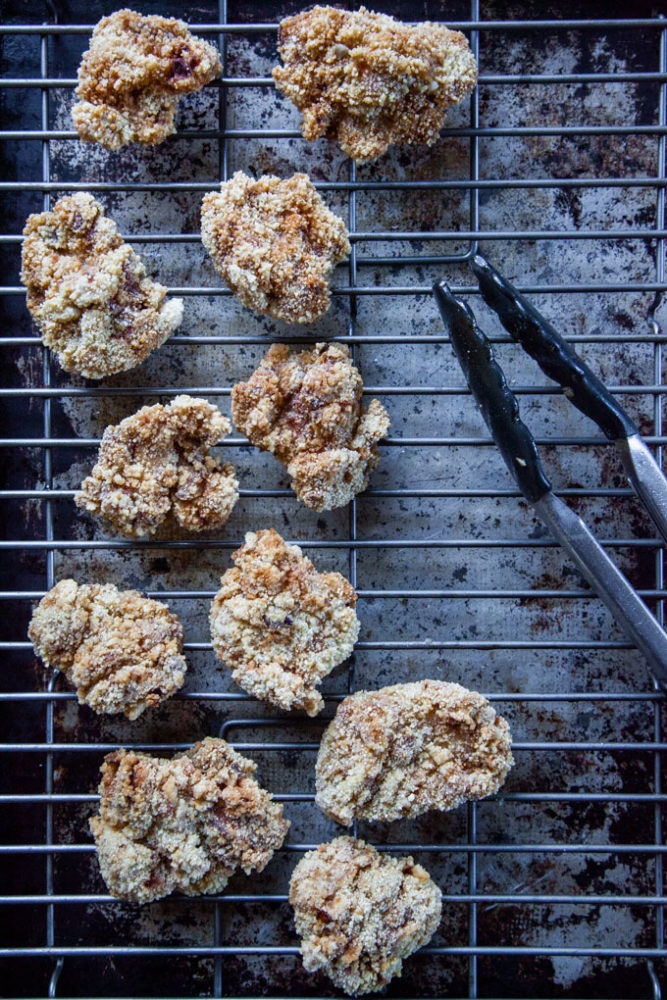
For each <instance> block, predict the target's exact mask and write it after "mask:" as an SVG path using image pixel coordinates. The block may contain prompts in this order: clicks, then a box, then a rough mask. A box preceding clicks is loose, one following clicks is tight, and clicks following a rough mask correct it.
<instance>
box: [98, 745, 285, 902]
mask: <svg viewBox="0 0 667 1000" xmlns="http://www.w3.org/2000/svg"><path fill="white" fill-rule="evenodd" d="M104 761H105V762H104V764H103V765H102V783H101V785H100V796H101V799H100V815H99V816H93V818H92V819H91V820H90V828H91V830H92V832H93V836H94V837H95V843H96V846H97V856H98V859H99V863H100V868H101V870H102V877H103V878H104V881H105V882H106V884H107V887H108V889H109V892H110V893H111V894H112V896H117V897H118V898H119V899H128V900H130V901H131V902H134V903H148V902H150V901H151V900H153V899H161V898H162V897H163V896H168V895H169V894H170V893H171V892H174V891H175V890H177V891H179V892H183V893H185V894H186V895H188V896H196V895H199V894H200V893H211V892H222V890H223V889H224V888H225V886H226V885H227V882H228V881H229V879H230V877H231V876H232V875H233V874H234V872H235V871H237V870H238V869H241V870H242V871H244V872H245V873H246V875H249V874H250V872H253V871H258V872H261V871H262V869H263V868H265V867H266V865H267V864H268V863H269V861H270V860H271V858H272V857H273V853H274V851H276V850H277V849H278V848H279V847H280V846H281V844H282V842H283V840H284V839H285V835H286V834H287V830H288V829H289V823H288V821H287V820H286V819H284V818H283V807H282V805H280V804H279V803H277V802H273V801H272V796H271V795H270V793H269V792H267V791H265V790H264V789H263V788H261V787H260V786H259V785H258V784H257V782H256V780H255V778H254V777H253V773H254V771H255V770H256V764H255V763H254V762H253V761H251V760H248V759H247V757H242V756H241V755H240V754H238V753H236V751H234V750H232V748H231V747H230V746H229V744H228V743H225V741H224V740H220V739H212V738H209V739H205V740H202V742H201V743H195V745H194V747H192V749H191V750H187V751H186V752H185V753H181V754H177V755H176V756H175V757H172V758H171V759H170V760H169V759H166V758H164V757H151V756H150V755H149V754H144V753H134V752H132V751H128V750H116V751H115V752H114V753H110V754H107V756H106V757H105V758H104Z"/></svg>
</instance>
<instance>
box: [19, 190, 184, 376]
mask: <svg viewBox="0 0 667 1000" xmlns="http://www.w3.org/2000/svg"><path fill="white" fill-rule="evenodd" d="M23 235H24V237H25V239H24V240H23V247H22V255H21V261H22V268H21V281H22V282H23V284H24V285H25V286H26V288H27V289H28V298H27V304H28V309H29V310H30V312H31V314H32V317H33V319H34V320H35V322H36V323H37V325H38V326H39V328H40V330H41V332H42V341H43V342H44V344H46V346H47V347H50V348H51V350H53V351H54V352H55V354H56V357H57V358H58V361H59V362H60V364H61V365H62V367H63V368H64V369H65V371H68V372H78V373H79V375H83V376H84V377H85V378H103V377H104V376H105V375H113V374H115V373H116V372H124V371H127V370H128V369H129V368H135V367H136V366H137V365H138V364H141V362H142V361H144V360H145V359H146V358H147V357H148V355H149V354H150V353H151V351H153V350H155V348H156V347H160V346H161V345H162V344H163V343H164V342H165V340H166V339H167V337H169V336H170V335H171V334H172V333H173V332H174V330H175V329H176V327H177V326H179V325H180V322H181V320H182V318H183V299H167V298H166V297H165V296H166V294H167V289H166V288H165V287H164V286H163V285H158V284H157V283H156V282H154V281H151V279H150V278H148V277H147V276H146V269H145V267H144V265H143V263H142V261H141V258H140V257H138V256H137V254H136V253H135V252H134V250H133V249H132V247H131V246H130V245H129V244H128V243H123V240H122V238H121V236H120V234H119V232H118V230H117V229H116V224H115V223H114V222H113V221H112V220H111V219H108V218H107V217H106V216H105V214H104V209H103V207H102V206H101V205H100V204H99V202H97V201H95V199H94V198H93V196H92V195H90V194H86V193H85V192H83V191H79V192H77V193H76V194H73V195H70V196H69V197H66V198H61V199H60V200H59V201H57V202H56V204H55V205H54V207H53V211H52V212H42V213H41V214H40V215H31V216H30V217H29V218H28V221H27V222H26V224H25V228H24V230H23Z"/></svg>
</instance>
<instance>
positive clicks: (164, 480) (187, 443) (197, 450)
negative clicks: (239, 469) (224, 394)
mask: <svg viewBox="0 0 667 1000" xmlns="http://www.w3.org/2000/svg"><path fill="white" fill-rule="evenodd" d="M230 426H231V425H230V423H229V421H228V420H227V418H226V417H223V415H222V414H221V413H220V411H219V410H218V409H217V408H216V407H215V406H213V405H212V404H211V403H207V402H206V400H204V399H193V397H192V396H176V398H175V399H174V401H173V402H172V403H170V404H169V405H168V406H162V404H160V403H157V404H156V405H155V406H144V407H142V409H141V410H139V411H138V412H137V413H134V414H132V416H130V417H126V418H125V420H121V422H120V423H119V424H117V425H116V426H113V427H107V429H106V430H105V432H104V436H103V437H102V443H101V445H100V451H99V455H98V459H97V463H96V465H95V467H94V469H93V471H92V472H91V474H90V475H89V476H88V477H87V478H86V479H84V481H83V483H82V484H81V491H80V492H79V493H77V494H76V496H75V498H74V500H75V503H76V504H77V506H79V507H81V508H83V509H84V510H87V511H90V513H92V514H99V515H100V517H103V518H104V519H105V520H106V521H108V522H109V523H110V524H112V525H113V526H114V528H116V530H117V531H120V532H122V533H123V534H124V535H129V536H131V537H135V538H141V537H142V536H144V535H148V534H151V533H153V532H155V531H156V530H157V529H158V528H160V527H161V526H163V525H164V524H165V523H167V522H169V521H173V522H176V524H178V525H180V526H181V527H182V528H185V529H186V530H187V531H212V530H213V529H216V528H220V527H221V526H222V525H223V524H224V523H225V521H226V520H227V518H228V517H229V515H230V514H231V512H232V509H233V507H234V504H235V503H236V501H237V500H238V498H239V492H238V481H237V479H236V474H235V472H234V467H233V466H232V465H231V464H230V463H229V462H225V463H223V462H221V461H220V460H219V459H218V458H214V457H213V455H211V454H210V449H211V448H212V447H214V446H215V445H216V444H219V443H220V441H221V440H222V438H223V437H224V436H225V435H226V434H228V433H229V431H230Z"/></svg>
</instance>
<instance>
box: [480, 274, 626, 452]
mask: <svg viewBox="0 0 667 1000" xmlns="http://www.w3.org/2000/svg"><path fill="white" fill-rule="evenodd" d="M472 269H473V271H474V272H475V275H476V276H477V280H478V282H479V287H480V291H481V293H482V296H483V298H484V301H485V302H486V303H487V305H489V306H490V307H491V308H492V309H493V310H494V312H496V313H497V314H498V317H499V319H500V321H501V323H502V324H503V326H504V327H505V329H506V330H507V332H508V333H509V335H510V337H512V338H513V339H514V340H516V341H517V342H518V343H519V344H521V346H522V347H523V349H524V350H525V351H526V352H527V353H528V354H530V356H531V357H532V358H534V359H535V361H537V363H538V365H539V366H540V368H541V369H542V371H543V372H544V374H545V375H548V376H549V378H551V379H553V380H554V382H558V384H559V385H561V386H562V387H563V389H564V390H565V393H566V395H567V397H568V399H570V400H571V401H572V402H573V403H574V405H575V406H576V407H577V409H578V410H581V412H582V413H584V414H585V415H586V416H587V417H590V419H591V420H593V421H594V422H595V423H596V424H597V425H598V427H599V428H600V430H601V431H602V432H603V434H604V435H605V436H606V437H608V438H609V439H610V440H612V441H618V440H619V439H621V438H626V437H630V436H631V435H633V434H637V433H638V432H637V427H636V426H635V424H634V423H633V422H632V420H631V419H630V417H629V416H628V415H627V413H626V412H625V410H624V409H623V407H622V406H620V405H619V404H618V403H617V402H616V400H615V399H614V397H613V396H612V394H611V393H610V392H609V390H608V389H607V387H606V386H605V384H604V383H603V382H601V381H600V379H599V378H598V377H597V375H595V374H594V373H593V372H592V371H591V369H590V368H589V367H588V365H587V364H586V363H585V362H584V361H582V360H581V358H580V357H579V356H578V355H577V354H576V353H575V351H573V349H572V348H571V347H570V345H569V344H568V343H567V341H565V340H563V338H562V337H561V335H560V334H559V333H557V331H556V330H555V329H554V328H553V326H552V325H551V323H549V322H548V321H547V320H546V319H545V318H544V316H542V315H541V314H540V313H539V312H538V311H537V309H535V307H534V306H532V305H531V304H530V302H528V301H527V300H526V299H524V297H523V296H522V295H521V293H520V292H518V291H517V290H516V288H514V286H513V285H511V284H510V282H509V281H506V280H505V278H503V277H502V275H500V274H498V272H497V271H496V270H495V268H493V267H492V266H491V265H490V264H489V262H488V261H487V260H486V258H485V257H483V256H482V255H481V254H476V255H475V257H474V259H473V261H472Z"/></svg>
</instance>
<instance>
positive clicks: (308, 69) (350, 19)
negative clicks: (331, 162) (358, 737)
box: [273, 7, 477, 161]
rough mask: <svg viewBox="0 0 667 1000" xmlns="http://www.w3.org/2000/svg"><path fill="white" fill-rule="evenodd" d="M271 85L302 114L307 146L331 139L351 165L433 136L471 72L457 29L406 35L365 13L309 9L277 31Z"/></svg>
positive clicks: (406, 29)
mask: <svg viewBox="0 0 667 1000" xmlns="http://www.w3.org/2000/svg"><path fill="white" fill-rule="evenodd" d="M278 39H279V44H278V49H279V52H280V55H281V57H282V60H283V63H284V65H283V66H277V67H276V68H275V69H274V71H273V78H274V80H275V82H276V86H277V87H279V89H280V90H282V92H283V93H284V94H285V96H286V97H288V98H289V99H290V100H291V101H292V102H293V103H294V104H296V106H297V108H298V109H299V111H302V112H303V122H302V124H301V130H302V132H303V134H304V136H305V137H306V139H318V138H319V137H320V136H326V137H327V139H335V140H336V141H337V142H338V143H339V145H340V147H341V149H343V150H344V152H346V153H347V154H348V156H351V157H352V158H353V159H354V160H357V161H364V160H374V159H376V158H377V157H378V156H381V155H382V154H383V153H384V152H386V150H387V148H388V147H389V146H390V145H392V144H401V145H404V144H412V143H425V144H426V145H431V144H432V143H434V142H435V140H436V139H437V138H438V135H439V132H440V129H441V128H442V125H443V123H444V120H445V114H446V111H447V109H448V108H450V107H451V106H452V105H453V104H457V103H458V102H459V101H461V100H463V98H464V97H465V96H466V95H467V94H469V93H470V91H471V90H473V88H474V87H475V84H476V82H477V64H476V62H475V57H474V56H473V54H472V52H471V51H470V49H469V47H468V42H467V41H466V38H465V36H464V35H462V34H461V33H460V32H459V31H450V30H449V29H448V28H446V27H445V26H444V25H442V24H433V23H431V22H429V21H426V22H424V23H423V24H418V25H415V26H414V27H412V26H411V25H408V24H402V23H401V22H400V21H395V20H394V18H393V17H388V16H387V15H386V14H374V13H373V12H372V11H369V10H367V9H366V8H365V7H360V8H359V10H357V11H347V10H339V9H338V8H337V7H313V8H312V9H311V10H306V11H304V12H303V13H301V14H295V15H293V16H292V17H286V18H285V19H284V20H283V21H281V22H280V27H279V29H278Z"/></svg>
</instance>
